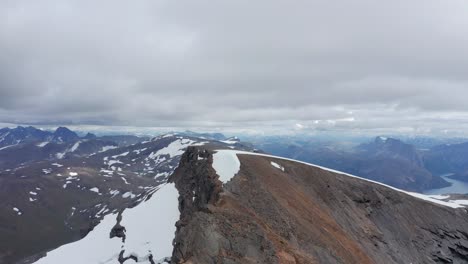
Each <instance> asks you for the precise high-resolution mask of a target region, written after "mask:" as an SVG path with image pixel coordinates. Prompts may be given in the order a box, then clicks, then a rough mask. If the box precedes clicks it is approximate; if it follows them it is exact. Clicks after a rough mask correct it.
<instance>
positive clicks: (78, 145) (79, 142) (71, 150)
mask: <svg viewBox="0 0 468 264" xmlns="http://www.w3.org/2000/svg"><path fill="white" fill-rule="evenodd" d="M80 144H81V141H78V142H76V143H75V144H74V145H73V146H72V147H71V149H70V152H75V150H77V149H78V148H79V147H80Z"/></svg>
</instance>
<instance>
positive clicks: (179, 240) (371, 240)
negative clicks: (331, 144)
mask: <svg viewBox="0 0 468 264" xmlns="http://www.w3.org/2000/svg"><path fill="white" fill-rule="evenodd" d="M212 153H213V152H212V151H210V150H203V149H198V148H194V147H191V148H189V149H188V150H187V151H186V152H185V154H184V155H183V157H182V159H181V161H180V165H179V167H178V169H177V170H176V172H175V173H174V174H173V175H172V176H171V178H170V181H172V182H175V184H176V187H177V189H178V190H179V194H180V197H179V209H180V211H181V219H180V220H179V221H178V223H177V232H176V237H175V240H174V252H173V256H172V263H379V264H380V263H468V212H467V210H466V209H464V208H458V209H454V208H450V207H445V206H442V205H439V204H434V203H430V202H427V201H424V200H421V199H418V198H415V197H412V196H410V195H408V194H405V193H402V192H399V191H396V190H394V189H390V188H388V187H385V186H382V185H379V184H376V183H372V182H368V181H364V180H362V179H358V178H353V177H349V176H346V175H342V174H338V173H333V172H330V171H326V170H323V169H320V168H317V167H313V166H309V165H305V164H301V163H298V162H294V161H288V160H283V159H279V158H273V157H266V156H257V155H244V154H238V155H237V156H238V158H239V160H240V163H241V166H240V170H239V172H238V173H237V174H236V176H235V177H233V178H232V179H231V180H230V181H229V182H228V183H226V184H224V185H223V183H222V182H220V181H219V179H218V175H217V174H216V171H215V170H214V169H213V168H212V166H211V163H212V161H213V155H212ZM271 162H275V163H277V164H279V165H280V166H282V168H277V167H274V166H272V164H271Z"/></svg>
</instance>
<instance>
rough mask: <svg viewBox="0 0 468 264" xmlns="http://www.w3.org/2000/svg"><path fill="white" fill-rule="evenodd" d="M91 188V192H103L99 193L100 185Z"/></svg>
mask: <svg viewBox="0 0 468 264" xmlns="http://www.w3.org/2000/svg"><path fill="white" fill-rule="evenodd" d="M89 190H90V191H91V192H95V193H97V194H101V193H99V188H98V187H93V188H91V189H89Z"/></svg>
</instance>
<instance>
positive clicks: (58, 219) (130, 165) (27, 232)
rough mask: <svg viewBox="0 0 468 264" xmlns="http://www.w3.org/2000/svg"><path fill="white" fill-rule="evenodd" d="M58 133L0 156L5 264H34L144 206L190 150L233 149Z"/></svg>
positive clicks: (183, 140) (188, 140)
mask: <svg viewBox="0 0 468 264" xmlns="http://www.w3.org/2000/svg"><path fill="white" fill-rule="evenodd" d="M20 130H22V129H20ZM28 130H32V129H28ZM57 131H58V132H57ZM57 131H56V133H54V134H56V136H54V137H48V138H38V139H37V138H36V139H34V140H33V139H32V138H31V139H29V140H26V141H21V142H18V143H15V144H14V145H10V146H8V147H6V148H4V149H2V150H0V236H1V237H2V239H0V263H31V262H32V261H34V260H36V259H38V258H40V257H42V256H43V255H44V254H45V252H47V251H49V250H51V249H54V248H56V247H58V246H60V245H63V244H66V243H70V242H73V241H76V240H79V239H81V238H83V237H85V236H86V235H87V234H88V232H89V231H90V230H93V228H94V227H95V226H96V225H97V224H98V223H99V222H100V221H102V219H103V218H104V217H105V216H106V215H109V214H117V213H119V212H122V211H123V210H125V209H127V208H132V207H134V206H135V205H138V204H139V203H141V202H142V201H144V200H145V199H147V197H148V196H150V195H151V194H152V193H153V192H154V191H155V190H156V189H158V188H159V186H160V185H161V184H164V183H166V181H167V178H168V177H169V175H171V174H172V173H173V171H174V170H175V168H176V167H177V165H178V163H179V158H180V156H181V155H182V154H183V152H184V150H185V148H186V147H188V146H190V145H205V144H208V145H210V144H212V145H214V146H216V145H217V146H224V147H228V146H230V145H229V144H227V143H223V142H217V141H216V142H215V141H212V140H209V139H199V138H193V137H184V136H178V135H164V136H160V137H155V138H152V139H148V140H146V141H142V140H135V138H133V137H130V138H129V137H127V136H118V137H116V136H112V137H106V138H105V139H103V138H101V137H93V136H92V135H87V136H85V137H82V138H80V137H78V136H76V134H75V133H74V132H71V131H69V130H68V129H65V128H59V129H58V130H57ZM70 132H71V133H70ZM67 134H68V135H67ZM49 136H50V135H49ZM115 138H117V139H118V140H117V142H114V141H112V139H115ZM42 140H48V141H42ZM129 140H131V141H130V142H132V144H129ZM43 142H45V143H43Z"/></svg>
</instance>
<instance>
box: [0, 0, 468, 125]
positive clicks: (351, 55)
mask: <svg viewBox="0 0 468 264" xmlns="http://www.w3.org/2000/svg"><path fill="white" fill-rule="evenodd" d="M467 8H468V3H467V2H466V1H463V0H458V1H457V0H454V1H450V2H447V1H431V0H424V1H423V0H421V1H403V0H396V1H386V2H381V1H379V2H376V1H372V0H353V1H344V2H343V1H305V0H304V1H302V0H299V1H292V2H291V1H276V0H274V1H271V0H269V1H266V0H265V1H243V0H240V1H203V0H200V1H169V0H158V1H150V0H147V1H145V0H143V1H115V0H114V1H110V0H109V1H82V0H80V1H78V0H76V1H72V0H67V1H52V0H45V1H40V2H39V1H22V0H11V1H10V0H7V1H2V2H1V3H0V122H13V123H51V124H53V123H57V124H59V123H69V122H73V123H75V124H102V125H131V126H175V127H193V126H196V127H207V128H211V127H236V128H239V127H244V128H247V127H271V126H274V127H284V128H285V129H301V130H303V129H311V130H317V129H319V130H320V129H344V130H349V129H352V130H386V129H387V130H402V131H409V132H418V131H420V132H421V131H422V132H424V133H431V132H434V133H436V132H437V133H443V132H447V131H449V132H456V133H458V132H460V131H463V130H464V129H465V126H467V127H466V129H468V125H463V124H464V123H468V122H467V121H468V104H467V103H466V98H468V86H467V85H468V74H467V71H468V49H467V48H466V47H468V16H466V12H465V11H466V10H467ZM297 124H299V126H297ZM465 131H468V130H465Z"/></svg>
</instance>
